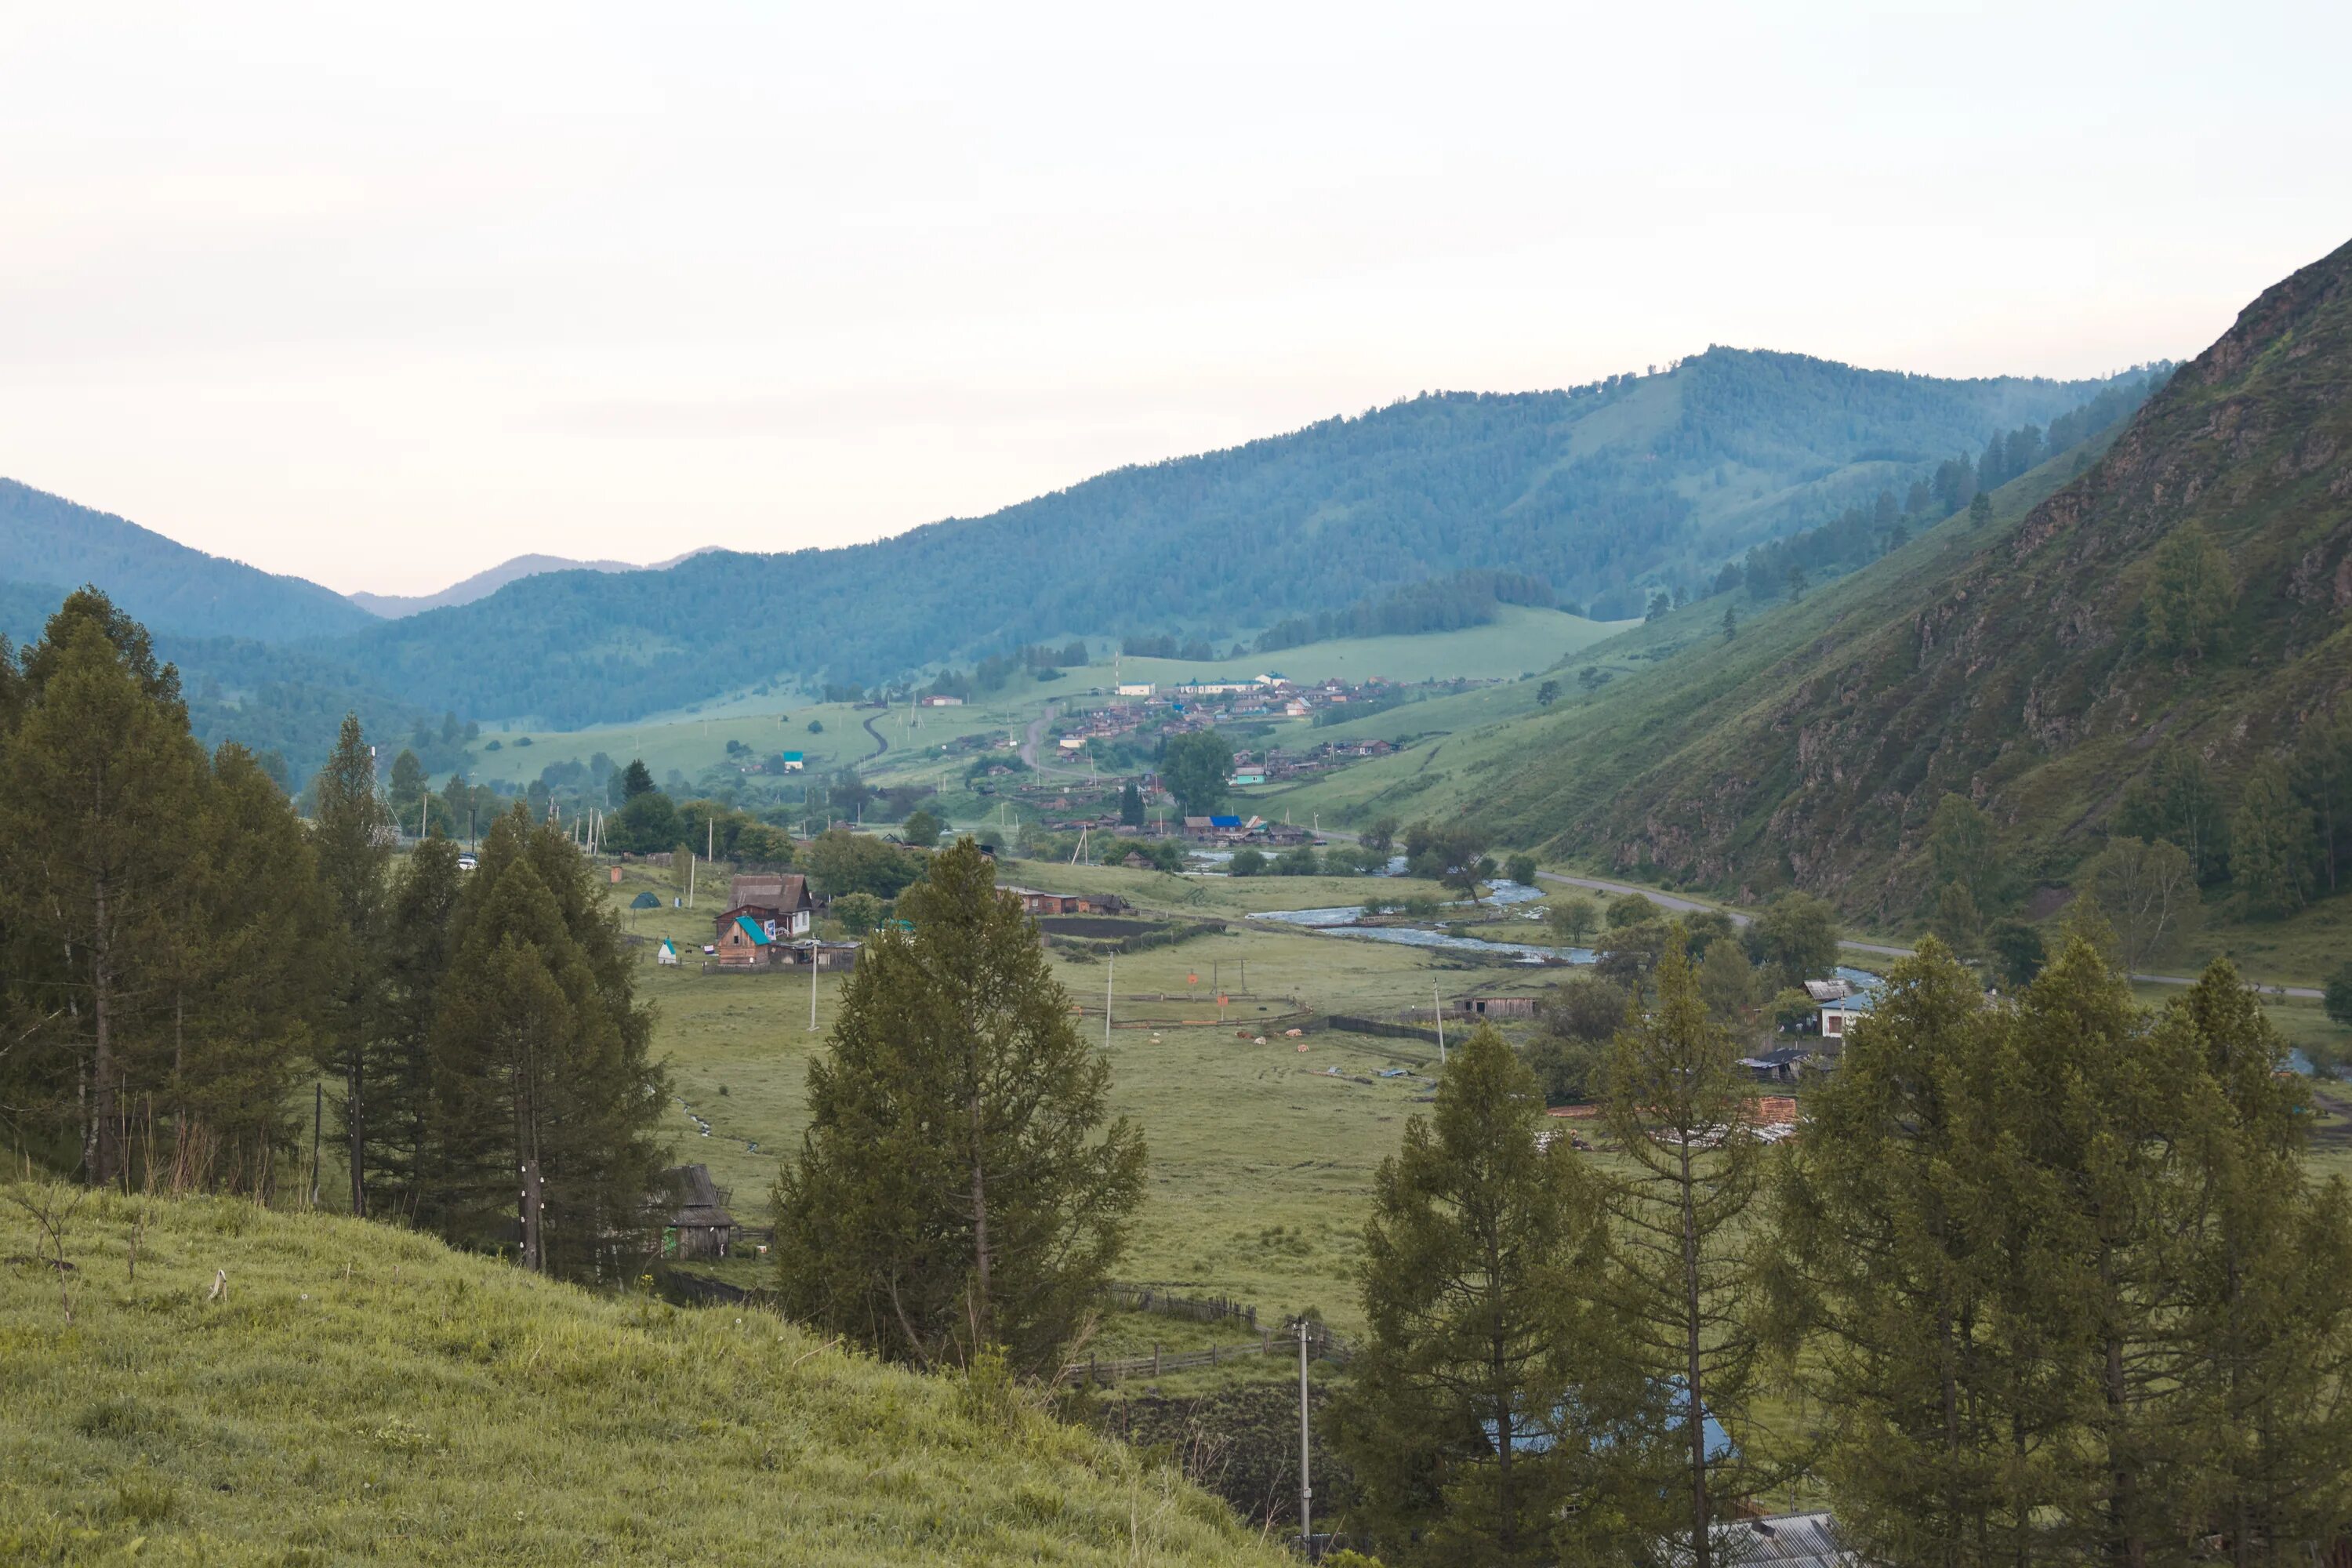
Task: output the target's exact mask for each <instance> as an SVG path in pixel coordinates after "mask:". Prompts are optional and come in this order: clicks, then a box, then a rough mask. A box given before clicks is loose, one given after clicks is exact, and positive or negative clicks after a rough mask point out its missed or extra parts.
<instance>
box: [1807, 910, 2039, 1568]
mask: <svg viewBox="0 0 2352 1568" xmlns="http://www.w3.org/2000/svg"><path fill="white" fill-rule="evenodd" d="M2003 1027H2004V1022H2003V1019H2002V1018H2001V1017H2000V1016H1997V1015H1994V1014H1991V1013H1989V1012H1988V1011H1987V1010H1986V1009H1985V1007H1984V1006H1983V1004H1982V999H1981V994H1980V988H1979V985H1978V984H1977V982H1976V980H1975V978H1974V977H1973V976H1972V975H1970V974H1969V973H1968V971H1967V970H1965V969H1963V968H1962V967H1961V966H1960V965H1959V964H1958V962H1956V961H1955V960H1954V958H1953V957H1952V955H1951V953H1950V952H1948V950H1946V949H1945V948H1944V947H1943V946H1942V945H1941V944H1940V943H1939V942H1935V941H1934V940H1932V939H1931V940H1929V941H1928V942H1924V943H1922V944H1921V947H1920V950H1919V952H1918V955H1917V956H1916V957H1914V958H1909V959H1905V960H1903V961H1901V962H1899V963H1896V964H1895V967H1894V969H1893V970H1892V972H1890V973H1889V974H1888V976H1887V984H1886V986H1885V990H1884V991H1883V992H1882V993H1881V994H1880V996H1879V998H1878V1001H1877V1004H1876V1005H1875V1006H1874V1008H1873V1010H1872V1013H1871V1016H1870V1017H1869V1018H1868V1019H1867V1020H1865V1021H1864V1022H1863V1023H1862V1024H1860V1025H1858V1026H1856V1027H1855V1028H1854V1030H1853V1034H1852V1035H1851V1036H1850V1037H1848V1038H1847V1040H1846V1042H1845V1048H1844V1052H1843V1057H1842V1058H1841V1061H1840V1064H1839V1068H1838V1071H1837V1072H1836V1073H1835V1074H1833V1075H1832V1076H1831V1077H1830V1078H1829V1079H1825V1080H1824V1081H1823V1082H1822V1084H1821V1085H1819V1086H1818V1087H1817V1088H1816V1089H1815V1090H1814V1091H1813V1093H1812V1094H1811V1095H1810V1096H1809V1097H1808V1098H1809V1100H1810V1101H1811V1107H1810V1114H1809V1117H1808V1120H1807V1124H1806V1131H1805V1137H1804V1138H1803V1139H1802V1140H1801V1141H1800V1142H1798V1143H1797V1145H1796V1146H1795V1147H1794V1148H1793V1149H1792V1150H1791V1151H1790V1157H1789V1159H1788V1161H1787V1163H1785V1164H1784V1165H1783V1167H1782V1168H1781V1174H1780V1182H1779V1183H1778V1184H1777V1188H1776V1191H1775V1193H1774V1194H1773V1214H1774V1218H1775V1221H1776V1224H1775V1226H1774V1237H1773V1244H1772V1246H1771V1247H1769V1257H1770V1258H1772V1259H1773V1264H1772V1267H1771V1268H1770V1270H1769V1279H1770V1281H1771V1284H1772V1287H1773V1289H1772V1290H1771V1292H1770V1295H1771V1299H1772V1301H1773V1308H1774V1312H1773V1317H1774V1328H1775V1331H1776V1334H1775V1337H1776V1340H1777V1341H1778V1342H1779V1345H1780V1349H1781V1350H1782V1351H1783V1352H1786V1359H1787V1364H1788V1365H1789V1366H1790V1369H1791V1370H1792V1372H1793V1373H1794V1374H1795V1385H1796V1388H1797V1389H1798V1391H1800V1392H1801V1393H1802V1394H1805V1395H1808V1396H1809V1398H1810V1401H1811V1404H1812V1406H1813V1407H1814V1408H1817V1409H1819V1410H1821V1411H1822V1413H1823V1415H1824V1418H1825V1424H1826V1430H1825V1433H1824V1436H1823V1448H1822V1455H1821V1458H1820V1459H1819V1461H1818V1467H1817V1468H1818V1473H1819V1474H1820V1475H1821V1477H1822V1479H1823V1480H1824V1481H1826V1482H1827V1483H1828V1486H1829V1488H1830V1492H1831V1497H1832V1501H1833V1506H1834V1508H1835V1510H1836V1514H1837V1518H1838V1522H1839V1526H1840V1528H1841V1530H1842V1531H1843V1532H1844V1533H1845V1536H1846V1538H1847V1539H1848V1540H1849V1541H1850V1542H1853V1545H1854V1546H1855V1547H1856V1548H1857V1549H1858V1550H1859V1551H1860V1552H1863V1553H1864V1555H1865V1556H1867V1557H1869V1558H1870V1559H1871V1560H1873V1561H1879V1562H1888V1563H1920V1564H1939V1565H1942V1568H1961V1565H1964V1564H1966V1565H1979V1564H1981V1565H1985V1568H1990V1565H1991V1564H1995V1563H2030V1562H2035V1561H2039V1560H2040V1553H2039V1551H2038V1539H2039V1538H2038V1533H2037V1526H2036V1521H2037V1511H2036V1510H2037V1508H2038V1506H2039V1505H2040V1504H2041V1502H2042V1500H2044V1499H2045V1498H2046V1497H2047V1496H2048V1495H2049V1493H2050V1492H2051V1490H2052V1482H2051V1480H2050V1479H2049V1472H2050V1471H2051V1470H2052V1469H2053V1468H2057V1467H2058V1466H2059V1465H2060V1464H2061V1463H2062V1461H2061V1460H2060V1459H2059V1458H2057V1455H2058V1454H2059V1452H2060V1449H2059V1445H2058V1443H2057V1442H2056V1440H2055V1436H2056V1434H2058V1433H2060V1432H2062V1431H2063V1428H2064V1425H2065V1421H2066V1418H2067V1416H2068V1415H2069V1414H2070V1413H2071V1410H2072V1408H2073V1406H2072V1405H2071V1404H2070V1401H2069V1399H2068V1398H2067V1397H2066V1392H2065V1389H2064V1387H2063V1384H2061V1385H2060V1386H2059V1387H2057V1388H2054V1389H2053V1387H2052V1384H2053V1382H2057V1381H2058V1380H2057V1379H2056V1376H2055V1373H2056V1368H2055V1367H2054V1365H2051V1364H2049V1363H2046V1361H2045V1355H2046V1350H2047V1347H2046V1346H2045V1345H2044V1343H2043V1342H2042V1339H2041V1338H2040V1337H2039V1336H2038V1335H2037V1334H2036V1333H2035V1332H2033V1331H2032V1329H2033V1324H2032V1320H2023V1321H2020V1322H2019V1324H2018V1325H2017V1326H2016V1327H2015V1328H2014V1329H2011V1328H2008V1327H2006V1326H2005V1325H2004V1322H2003V1320H2002V1317H2001V1311H2000V1309H2001V1306H2002V1304H2003V1302H2002V1293H2003V1289H2004V1287H2006V1286H2010V1285H2012V1284H2014V1283H2016V1282H2017V1281H2019V1280H2023V1281H2026V1282H2029V1283H2030V1281H2031V1280H2032V1279H2034V1278H2035V1275H2034V1272H2033V1269H2032V1264H2031V1260H2029V1259H2022V1258H2007V1257H2004V1255H2003V1254H2002V1253H2001V1251H2000V1248H1999V1247H1998V1246H1997V1245H1996V1242H1997V1240H1998V1238H1999V1237H2000V1235H2001V1234H2002V1231H2001V1227H2000V1223H1999V1220H1998V1218H1997V1217H1996V1216H1999V1215H2001V1212H2002V1205H2003V1200H2004V1198H2005V1197H2006V1194H2008V1191H2009V1189H2008V1186H2007V1184H2006V1182H2005V1181H2004V1179H2003V1172H2002V1169H2001V1163H2000V1160H1999V1158H1998V1151H1997V1149H1996V1148H1995V1147H1994V1146H1993V1144H1994V1142H1995V1141H1997V1140H1998V1138H1999V1136H2000V1131H2001V1127H2000V1119H2001V1112H2002V1110H2004V1109H2005V1107H2004V1106H2003V1105H2002V1104H2001V1103H2000V1083H1999V1080H1998V1078H1997V1076H1996V1075H1993V1074H1992V1073H1990V1071H1989V1070H1988V1069H1989V1066H1990V1063H1991V1062H1992V1061H1993V1060H1994V1058H1995V1055H1996V1045H1995V1042H1996V1040H1997V1038H1998V1037H1999V1036H2000V1032H2001V1030H2002V1028H2003Z"/></svg>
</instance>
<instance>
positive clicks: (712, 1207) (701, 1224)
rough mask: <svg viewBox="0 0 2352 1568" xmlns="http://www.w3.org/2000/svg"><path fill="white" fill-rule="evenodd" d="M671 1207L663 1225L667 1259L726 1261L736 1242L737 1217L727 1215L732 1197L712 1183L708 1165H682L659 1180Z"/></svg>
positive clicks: (663, 1252)
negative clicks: (728, 1251)
mask: <svg viewBox="0 0 2352 1568" xmlns="http://www.w3.org/2000/svg"><path fill="white" fill-rule="evenodd" d="M657 1179H658V1181H659V1182H660V1184H661V1189H660V1190H661V1193H662V1195H663V1197H664V1198H665V1199H666V1200H667V1203H668V1204H669V1205H670V1206H669V1211H668V1217H667V1219H666V1220H664V1222H663V1224H662V1256H663V1257H665V1258H724V1257H726V1256H727V1249H728V1248H729V1247H731V1246H733V1245H734V1241H735V1216H734V1215H731V1214H729V1213H728V1212H727V1200H728V1198H729V1196H730V1194H728V1193H725V1192H722V1191H721V1190H720V1189H719V1186H718V1184H716V1183H714V1182H712V1181H711V1179H710V1167H709V1166H708V1165H679V1166H677V1167H675V1168H674V1169H671V1170H667V1171H664V1172H663V1173H661V1175H660V1176H659V1177H658V1178H657Z"/></svg>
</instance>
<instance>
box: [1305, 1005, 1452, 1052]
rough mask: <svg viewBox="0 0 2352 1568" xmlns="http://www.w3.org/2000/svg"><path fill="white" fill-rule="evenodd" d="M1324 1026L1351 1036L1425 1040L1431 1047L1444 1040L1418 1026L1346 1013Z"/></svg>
mask: <svg viewBox="0 0 2352 1568" xmlns="http://www.w3.org/2000/svg"><path fill="white" fill-rule="evenodd" d="M1324 1026H1325V1027H1326V1028H1331V1029H1345V1030H1346V1031H1348V1033H1349V1034H1351V1035H1378V1036H1381V1037H1384V1038H1387V1039H1391V1040H1425V1041H1427V1042H1428V1043H1429V1044H1431V1045H1435V1044H1437V1043H1438V1041H1439V1039H1440V1038H1442V1037H1441V1036H1440V1035H1439V1034H1438V1032H1437V1031H1436V1030H1435V1029H1424V1028H1423V1027H1422V1026H1420V1025H1418V1024H1399V1023H1394V1022H1391V1021H1390V1020H1387V1019H1383V1018H1355V1017H1349V1016H1348V1015H1346V1014H1344V1013H1334V1014H1332V1015H1330V1016H1329V1017H1328V1019H1327V1020H1326V1021H1325V1024H1324Z"/></svg>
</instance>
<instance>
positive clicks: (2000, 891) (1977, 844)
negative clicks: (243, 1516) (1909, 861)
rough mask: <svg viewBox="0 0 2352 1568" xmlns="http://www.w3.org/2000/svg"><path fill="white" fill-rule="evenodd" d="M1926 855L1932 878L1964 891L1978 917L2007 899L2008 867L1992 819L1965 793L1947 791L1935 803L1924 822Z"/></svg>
mask: <svg viewBox="0 0 2352 1568" xmlns="http://www.w3.org/2000/svg"><path fill="white" fill-rule="evenodd" d="M1927 856H1928V859H1929V860H1930V861H1931V862H1932V863H1933V865H1934V867H1935V870H1936V880H1937V882H1939V883H1941V884H1943V885H1944V886H1946V887H1950V886H1953V885H1955V884H1957V885H1958V886H1959V887H1961V888H1964V889H1967V890H1968V895H1969V903H1970V905H1971V906H1972V907H1973V908H1974V909H1975V910H1977V911H1978V912H1979V915H1980V916H1982V917H1987V918H1989V917H1990V916H1993V915H1996V914H1998V913H2000V910H2002V909H2003V908H2004V907H2005V906H2006V905H2007V903H2008V901H2009V875H2008V868H2007V867H2006V866H2005V865H2004V864H2003V863H2002V860H2001V856H2000V844H1999V841H1998V839H1997V837H1996V835H1995V831H1994V828H1993V822H1992V818H1991V817H1990V816H1986V815H1985V814H1984V811H1983V810H1982V808H1980V807H1979V806H1978V805H1977V804H1976V803H1975V802H1974V801H1972V800H1970V799H1969V798H1968V797H1967V796H1966V795H1952V794H1949V793H1947V794H1946V795H1945V796H1944V798H1943V799H1941V800H1939V801H1937V803H1936V814H1935V816H1934V817H1933V818H1932V819H1931V820H1930V821H1929V823H1928V825H1927Z"/></svg>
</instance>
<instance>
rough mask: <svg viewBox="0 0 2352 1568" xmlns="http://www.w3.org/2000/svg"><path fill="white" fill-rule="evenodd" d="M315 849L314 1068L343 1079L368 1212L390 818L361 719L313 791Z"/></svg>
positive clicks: (358, 1190)
mask: <svg viewBox="0 0 2352 1568" xmlns="http://www.w3.org/2000/svg"><path fill="white" fill-rule="evenodd" d="M311 794H312V795H313V797H314V798H315V800H316V802H317V805H316V806H315V808H314V810H313V815H312V817H311V844H312V846H313V847H314V848H315V850H316V852H317V856H318V863H319V880H320V883H321V885H323V886H324V887H325V889H326V890H327V901H328V905H329V908H330V910H331V915H330V926H329V933H330V943H329V953H330V957H329V963H330V964H331V969H330V974H331V980H332V984H331V996H332V1003H331V1012H330V1014H329V1017H328V1022H327V1026H326V1029H325V1030H324V1032H323V1034H322V1037H321V1046H322V1049H321V1052H320V1067H321V1068H322V1069H323V1070H325V1071H326V1072H328V1073H330V1074H331V1075H332V1076H334V1077H337V1078H340V1079H342V1084H343V1093H342V1099H341V1101H340V1102H339V1103H338V1104H337V1106H336V1124H337V1127H338V1129H339V1131H340V1132H341V1140H342V1144H343V1156H344V1162H345V1163H346V1164H347V1166H348V1167H349V1169H350V1173H351V1206H352V1213H353V1214H354V1215H366V1213H367V1212H368V1203H367V1172H368V1163H369V1143H368V1101H367V1089H368V1065H369V1058H370V1057H371V1055H372V1054H373V1050H374V1047H375V1039H376V1030H377V1028H378V1027H379V1026H380V1024H381V1018H380V1016H379V1008H380V1004H381V987H382V956H381V954H382V942H383V909H384V881H385V871H386V868H388V867H389V866H390V864H391V862H392V846H391V842H390V836H391V832H392V820H391V815H390V813H388V812H387V811H386V810H385V809H384V805H383V801H382V800H381V799H379V798H378V797H377V795H376V791H375V755H374V752H373V750H372V749H371V748H370V747H369V745H368V743H367V738H366V736H365V735H363V734H362V732H361V731H360V721H359V716H358V715H357V714H353V713H346V714H344V715H343V722H342V728H341V732H340V733H339V734H338V735H337V737H336V740H335V749H334V752H332V754H331V755H330V756H329V757H328V759H327V765H326V767H325V768H323V769H321V770H320V773H319V776H318V778H317V780H316V781H315V782H314V783H313V784H312V785H311Z"/></svg>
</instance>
